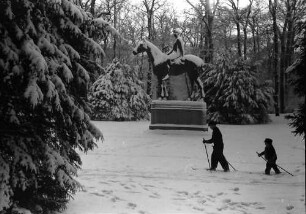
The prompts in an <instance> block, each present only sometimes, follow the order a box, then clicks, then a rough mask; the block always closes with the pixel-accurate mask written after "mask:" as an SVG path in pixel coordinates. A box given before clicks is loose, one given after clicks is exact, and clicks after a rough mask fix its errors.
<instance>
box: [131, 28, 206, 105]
mask: <svg viewBox="0 0 306 214" xmlns="http://www.w3.org/2000/svg"><path fill="white" fill-rule="evenodd" d="M173 34H174V36H175V38H176V41H175V43H174V45H173V48H172V50H171V51H170V52H169V53H168V54H165V53H163V52H162V51H161V50H160V49H159V48H158V47H156V46H155V45H154V44H153V43H151V42H150V41H148V40H145V39H144V40H142V41H140V42H138V44H137V46H136V47H135V48H134V49H133V54H134V55H137V54H139V53H143V52H146V53H147V55H148V57H149V60H150V61H151V62H152V64H153V73H154V75H156V77H157V81H158V87H157V96H158V97H159V98H161V97H162V93H163V88H164V85H165V84H164V83H165V80H166V79H168V78H169V76H177V75H181V74H186V76H188V78H189V80H190V85H191V93H189V98H188V100H191V99H192V98H193V97H194V94H195V93H196V92H195V90H194V85H195V84H196V85H197V86H198V90H199V92H200V99H201V100H204V98H205V93H204V87H203V83H202V81H201V79H200V73H202V72H203V68H204V66H205V63H204V61H203V60H202V59H201V58H200V57H197V56H195V55H192V54H187V55H184V45H183V44H182V39H181V38H180V37H179V34H180V32H179V29H175V30H174V31H173Z"/></svg>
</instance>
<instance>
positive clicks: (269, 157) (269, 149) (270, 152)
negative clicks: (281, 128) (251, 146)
mask: <svg viewBox="0 0 306 214" xmlns="http://www.w3.org/2000/svg"><path fill="white" fill-rule="evenodd" d="M264 142H265V145H266V147H265V150H264V151H263V152H261V153H259V154H258V157H260V156H262V155H264V156H265V159H266V161H267V163H266V169H265V174H266V175H270V171H271V168H273V170H274V171H275V173H276V174H279V173H280V171H279V169H278V167H277V165H276V160H277V155H276V152H275V149H274V147H273V145H272V139H270V138H266V139H265V141H264Z"/></svg>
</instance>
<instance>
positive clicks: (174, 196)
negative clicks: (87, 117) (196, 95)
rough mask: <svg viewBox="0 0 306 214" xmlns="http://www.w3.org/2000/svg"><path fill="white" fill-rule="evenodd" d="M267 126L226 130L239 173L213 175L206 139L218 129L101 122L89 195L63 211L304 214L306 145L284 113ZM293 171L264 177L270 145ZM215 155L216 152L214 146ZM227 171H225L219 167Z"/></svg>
mask: <svg viewBox="0 0 306 214" xmlns="http://www.w3.org/2000/svg"><path fill="white" fill-rule="evenodd" d="M271 119H272V120H273V122H272V123H270V124H265V125H219V128H220V130H221V132H222V134H223V138H224V143H225V151H224V154H225V156H226V158H227V159H228V161H229V162H230V163H231V164H232V165H233V166H234V167H235V168H236V169H237V170H238V171H237V172H236V171H233V170H232V171H231V172H229V173H224V172H222V171H217V172H209V171H206V170H205V168H207V167H208V162H207V158H206V153H205V147H204V145H203V144H202V138H203V137H205V138H206V139H208V138H210V136H211V131H210V130H209V132H199V131H175V130H171V131H169V130H168V131H166V130H149V122H148V121H142V122H95V124H96V125H97V126H98V127H99V128H100V129H101V131H102V132H103V134H104V137H105V141H104V142H103V143H102V144H101V143H98V145H99V148H97V149H95V151H92V152H88V154H87V155H85V154H83V155H82V160H83V169H82V170H81V171H80V172H79V177H78V180H79V181H80V182H81V183H82V184H83V185H84V190H83V191H81V192H78V193H77V194H76V195H75V198H74V200H71V202H70V203H69V204H68V208H67V210H65V211H64V214H99V213H116V214H121V213H122V214H123V213H139V214H147V213H148V214H149V213H152V214H155V213H157V214H159V213H202V214H203V213H205V214H210V213H211V214H212V213H215V214H218V213H222V214H223V213H225V214H231V213H232V214H240V213H248V214H249V213H252V214H253V213H254V214H257V213H260V214H261V213H267V214H268V213H269V214H274V213H275V214H282V213H284V214H295V213H296V214H303V213H305V145H304V143H302V142H301V138H299V137H294V135H292V134H291V130H290V128H289V126H288V125H287V122H288V121H286V120H285V119H284V118H283V116H281V117H274V116H272V115H271ZM266 137H269V138H272V139H273V140H274V142H273V144H274V147H275V149H276V152H277V154H278V161H277V163H278V164H279V165H280V166H282V167H283V168H285V169H286V170H288V171H289V172H291V173H292V174H294V176H290V175H289V174H287V173H285V172H283V173H281V174H280V175H274V171H273V170H272V175H270V176H267V175H264V169H265V162H264V160H262V159H261V158H259V157H258V156H257V154H256V151H259V152H260V151H263V149H264V143H263V140H264V139H265V138H266ZM207 148H208V152H209V156H210V154H211V151H212V147H211V146H208V147H207ZM218 168H219V169H221V166H220V165H219V166H218Z"/></svg>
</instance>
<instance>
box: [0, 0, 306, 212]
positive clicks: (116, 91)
mask: <svg viewBox="0 0 306 214" xmlns="http://www.w3.org/2000/svg"><path fill="white" fill-rule="evenodd" d="M186 2H187V3H189V5H190V6H191V9H189V10H186V11H185V12H184V13H182V14H178V13H177V12H176V11H175V10H174V9H173V5H170V4H168V3H167V1H166V0H142V1H133V2H131V1H129V0H102V1H97V0H84V1H82V0H1V1H0V140H1V141H0V213H1V214H3V213H52V212H53V211H61V210H63V209H64V208H65V206H66V204H67V203H68V202H69V200H70V199H71V197H73V194H75V192H76V191H77V190H79V189H81V184H80V183H78V182H77V181H76V180H75V176H76V175H77V171H78V169H80V168H81V164H82V160H81V159H80V156H79V152H82V151H83V152H87V151H88V150H92V149H94V148H95V147H96V146H97V144H96V143H97V140H99V139H103V134H102V133H101V131H100V130H98V129H97V128H96V127H95V126H94V125H93V123H92V122H91V119H97V120H139V119H148V118H149V107H150V101H151V99H152V90H155V89H154V88H152V66H151V65H150V63H149V62H148V58H147V57H146V55H140V56H137V57H135V56H133V55H132V54H131V53H132V48H133V47H135V46H136V44H137V41H139V40H141V39H143V38H146V39H148V40H150V41H151V42H153V43H154V44H155V45H157V46H158V47H159V48H160V49H162V50H163V51H167V50H169V49H170V48H171V46H172V43H173V37H172V35H171V33H172V29H173V28H180V29H182V31H183V34H182V37H183V40H184V42H185V49H186V52H187V53H192V54H195V55H198V56H200V57H201V58H202V59H203V60H204V61H205V63H207V65H208V66H206V67H207V69H206V70H203V73H202V74H201V78H202V80H203V82H204V83H205V90H206V92H207V96H206V102H207V104H208V113H209V119H211V118H213V119H215V120H217V121H219V122H224V123H234V124H247V123H265V122H268V121H269V118H268V113H275V114H276V115H279V114H280V113H284V112H291V113H292V114H290V115H289V116H288V118H289V119H290V121H291V123H290V125H291V126H292V128H293V131H294V132H295V134H300V135H303V136H305V125H304V123H305V58H306V57H305V44H306V42H305V38H306V31H305V12H306V11H305V1H303V0H269V1H265V2H264V1H260V0H249V3H248V5H247V6H245V7H240V6H239V4H238V0H222V1H221V0H220V1H219V0H217V1H209V0H198V1H192V2H191V1H189V0H186ZM298 102H300V104H298Z"/></svg>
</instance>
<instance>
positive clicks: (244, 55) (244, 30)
mask: <svg viewBox="0 0 306 214" xmlns="http://www.w3.org/2000/svg"><path fill="white" fill-rule="evenodd" d="M243 34H244V38H243V59H244V60H246V59H247V40H248V35H247V29H246V28H245V27H244V28H243Z"/></svg>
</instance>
